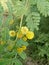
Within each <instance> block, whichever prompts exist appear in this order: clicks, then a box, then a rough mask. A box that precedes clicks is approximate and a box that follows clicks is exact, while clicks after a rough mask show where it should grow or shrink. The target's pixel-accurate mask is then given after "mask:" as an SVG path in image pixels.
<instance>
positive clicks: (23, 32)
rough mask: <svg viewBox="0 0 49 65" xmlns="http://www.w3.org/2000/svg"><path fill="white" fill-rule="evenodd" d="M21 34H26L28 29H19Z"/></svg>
mask: <svg viewBox="0 0 49 65" xmlns="http://www.w3.org/2000/svg"><path fill="white" fill-rule="evenodd" d="M21 32H22V34H26V33H27V32H28V28H27V27H26V26H24V27H21Z"/></svg>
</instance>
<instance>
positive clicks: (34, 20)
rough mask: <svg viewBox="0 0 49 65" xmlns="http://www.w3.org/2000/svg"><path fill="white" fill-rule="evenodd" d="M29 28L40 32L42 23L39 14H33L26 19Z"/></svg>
mask: <svg viewBox="0 0 49 65" xmlns="http://www.w3.org/2000/svg"><path fill="white" fill-rule="evenodd" d="M26 22H27V26H28V28H29V29H30V30H31V31H34V30H35V29H36V30H38V25H39V22H40V14H39V13H38V12H32V13H31V14H29V15H28V17H27V18H26Z"/></svg>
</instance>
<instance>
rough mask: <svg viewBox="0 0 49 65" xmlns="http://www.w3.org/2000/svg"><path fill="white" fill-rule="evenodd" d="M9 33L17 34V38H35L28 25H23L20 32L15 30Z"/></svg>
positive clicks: (12, 35) (11, 34)
mask: <svg viewBox="0 0 49 65" xmlns="http://www.w3.org/2000/svg"><path fill="white" fill-rule="evenodd" d="M9 35H10V36H11V37H14V36H17V38H23V40H25V41H26V40H27V39H33V38H34V32H32V31H30V30H28V28H27V27H26V26H24V27H21V29H20V31H19V32H17V33H16V32H15V31H14V30H11V31H9Z"/></svg>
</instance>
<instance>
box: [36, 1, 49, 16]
mask: <svg viewBox="0 0 49 65" xmlns="http://www.w3.org/2000/svg"><path fill="white" fill-rule="evenodd" d="M37 8H38V10H39V11H40V13H42V15H44V16H45V17H47V16H49V2H48V1H46V0H37Z"/></svg>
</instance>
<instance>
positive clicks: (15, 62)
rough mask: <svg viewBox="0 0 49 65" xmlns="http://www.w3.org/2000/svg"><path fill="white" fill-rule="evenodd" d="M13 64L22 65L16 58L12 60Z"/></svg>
mask: <svg viewBox="0 0 49 65" xmlns="http://www.w3.org/2000/svg"><path fill="white" fill-rule="evenodd" d="M12 63H13V64H15V65H22V63H21V61H20V60H18V59H17V58H14V59H13V60H12Z"/></svg>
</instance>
